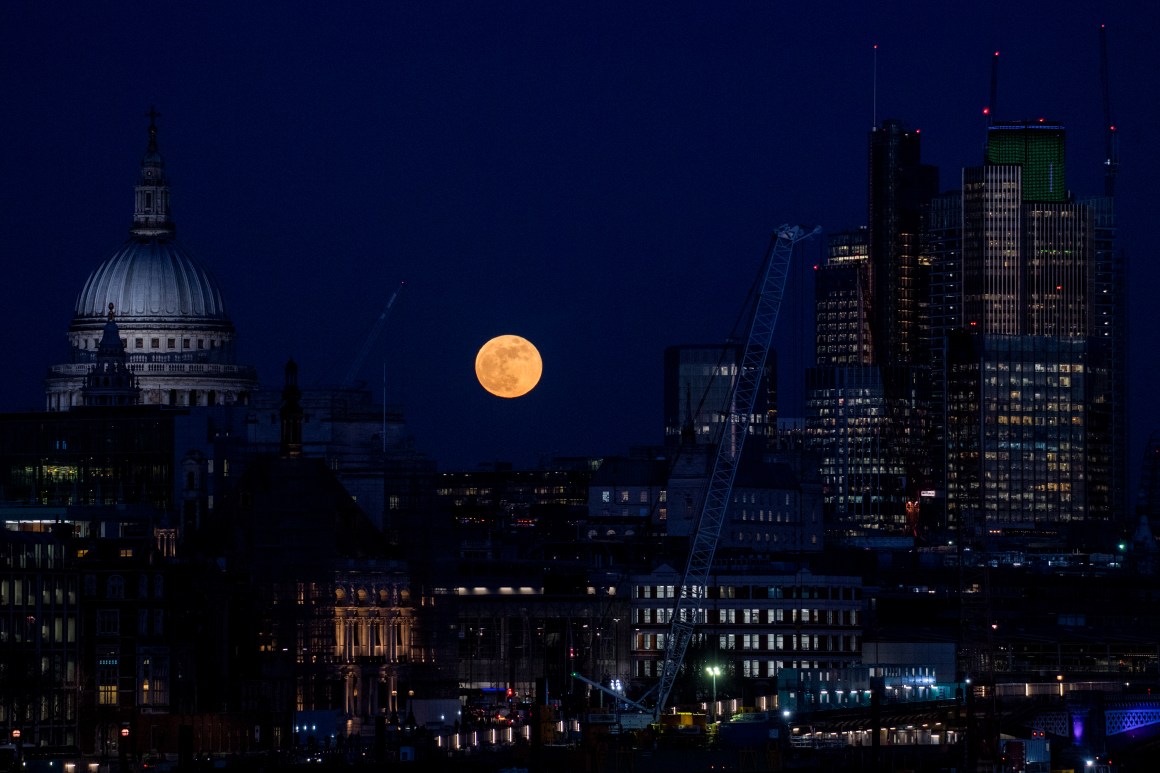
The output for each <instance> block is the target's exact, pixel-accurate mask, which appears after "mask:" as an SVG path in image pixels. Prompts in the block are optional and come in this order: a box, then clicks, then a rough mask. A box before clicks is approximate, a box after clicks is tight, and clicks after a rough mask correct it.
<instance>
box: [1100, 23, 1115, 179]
mask: <svg viewBox="0 0 1160 773" xmlns="http://www.w3.org/2000/svg"><path fill="white" fill-rule="evenodd" d="M1100 87H1101V88H1102V90H1103V93H1104V142H1105V150H1104V152H1105V153H1106V155H1107V159H1106V160H1105V161H1104V195H1105V196H1107V197H1109V198H1111V197H1113V196H1115V195H1116V173H1117V172H1119V171H1120V147H1119V146H1120V143H1119V137H1118V136H1117V135H1116V124H1115V123H1114V122H1113V121H1112V98H1111V94H1110V90H1109V88H1108V30H1107V27H1106V26H1105V25H1103V24H1101V25H1100Z"/></svg>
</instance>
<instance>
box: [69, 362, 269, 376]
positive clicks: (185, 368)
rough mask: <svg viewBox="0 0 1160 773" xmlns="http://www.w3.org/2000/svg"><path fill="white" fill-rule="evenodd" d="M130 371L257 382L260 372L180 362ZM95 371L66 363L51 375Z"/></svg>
mask: <svg viewBox="0 0 1160 773" xmlns="http://www.w3.org/2000/svg"><path fill="white" fill-rule="evenodd" d="M129 368H130V370H132V371H133V372H134V373H150V374H153V373H158V374H166V375H180V374H201V375H210V374H212V375H219V376H229V377H231V378H245V379H253V380H257V378H258V371H257V369H256V368H254V367H253V366H251V365H227V364H224V363H211V362H206V363H180V362H150V363H131V364H130V366H129ZM92 369H93V363H76V362H73V363H66V364H63V365H53V366H52V368H51V374H52V375H54V376H87V375H88V374H89V373H90V372H91V371H92Z"/></svg>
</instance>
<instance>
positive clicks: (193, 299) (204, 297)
mask: <svg viewBox="0 0 1160 773" xmlns="http://www.w3.org/2000/svg"><path fill="white" fill-rule="evenodd" d="M176 234H177V230H176V226H175V225H174V223H173V218H172V214H171V211H170V200H169V179H168V177H167V176H166V173H165V162H164V160H163V159H162V157H161V153H160V151H159V150H158V147H157V125H156V123H155V122H154V121H151V122H150V124H149V144H148V146H147V148H146V150H145V155H144V157H143V158H142V159H141V175H140V177H139V179H138V181H137V185H136V187H135V189H134V209H133V225H132V227H131V228H130V229H129V239H128V240H127V241H126V242H125V243H124V244H122V245H121V246H120V247H118V248H117V249H116V250H115V251H114V252H113V254H112V255H110V256H109V257H108V258H106V259H105V260H104V261H103V262H102V263H101V264H100V265H99V266H97V268H96V269H95V270H94V271H93V273H92V274H90V275H89V278H88V279H87V280H86V281H85V284H84V286H83V288H82V289H81V292H80V294H79V295H78V296H77V301H76V307H75V309H74V313H73V321H72V324H71V325H69V329H68V342H69V349H68V356H67V358H66V359H65V361H64V362H61V363H58V364H56V365H53V366H52V367H50V368H49V373H48V378H47V380H46V385H45V403H46V407H47V409H48V410H50V411H67V410H70V409H72V408H74V407H76V406H79V405H82V404H84V402H85V399H84V388H85V386H86V377H87V376H88V375H89V374H90V373H91V372H92V371H93V369H94V367H95V366H96V365H97V363H98V359H99V357H100V356H101V348H102V344H101V341H102V338H103V336H104V333H105V326H106V324H107V323H108V322H109V321H110V320H112V319H113V318H114V317H115V319H116V323H117V326H118V328H119V330H120V336H121V341H122V344H123V346H124V348H125V352H126V354H127V358H128V367H129V369H130V370H131V371H132V373H133V375H134V377H135V378H136V382H137V383H136V387H137V388H139V390H140V393H139V394H140V398H139V399H140V402H142V403H144V404H146V405H184V406H196V405H230V404H237V403H246V402H247V401H248V400H249V396H250V393H251V392H252V391H253V390H254V388H255V386H256V385H257V372H256V371H255V370H254V368H252V367H250V366H248V365H240V364H238V363H237V361H236V358H235V339H236V335H237V334H236V331H235V329H234V324H233V322H231V321H230V318H229V315H228V314H227V313H226V308H225V303H224V301H223V300H222V293H221V289H220V288H219V287H218V283H217V281H216V280H215V279H214V278H213V277H212V276H211V274H210V272H209V270H208V269H207V268H206V267H205V266H204V265H203V264H202V263H201V262H200V261H199V260H197V258H195V257H194V256H193V254H192V253H190V252H189V250H187V249H186V248H185V247H184V246H182V244H181V243H180V242H178V241H177V238H176ZM107 348H108V347H107V346H106V349H107Z"/></svg>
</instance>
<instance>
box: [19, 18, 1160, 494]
mask: <svg viewBox="0 0 1160 773" xmlns="http://www.w3.org/2000/svg"><path fill="white" fill-rule="evenodd" d="M1105 6H1108V7H1109V8H1108V9H1106V8H1105ZM1128 6H1131V8H1132V9H1133V10H1127V7H1128ZM1154 7H1155V6H1154V5H1153V4H1151V3H1145V2H1134V3H1127V2H1125V3H1119V4H1112V3H1097V2H1086V3H1080V2H1038V1H1036V2H1013V1H1012V0H1005V1H1004V2H971V3H952V2H923V3H880V2H877V3H876V2H863V3H853V2H849V3H822V2H819V3H800V4H792V5H790V4H786V3H778V2H772V1H771V2H745V3H740V2H736V3H734V2H698V3H688V2H663V3H662V2H649V3H631V4H630V3H623V2H617V3H602V2H582V3H581V2H574V3H558V2H543V0H538V1H537V2H479V1H476V2H455V3H450V2H447V3H441V2H406V3H403V2H369V1H368V2H359V3H353V2H337V3H306V2H265V3H245V2H227V3H214V2H197V3H192V2H189V3H182V2H163V3H159V2H148V3H138V2H121V1H119V2H110V3H88V2H71V3H56V2H35V1H34V0H16V1H15V2H7V3H3V4H2V5H0V98H2V99H3V102H4V105H3V113H2V114H3V116H4V117H3V122H2V124H0V125H2V127H3V130H2V131H3V135H2V136H3V142H2V143H0V196H2V197H3V198H2V200H0V250H2V257H3V266H4V269H5V272H4V279H3V281H2V282H0V303H2V304H3V308H4V310H5V316H6V317H7V320H8V330H9V332H8V334H7V335H6V336H5V344H4V347H5V351H4V353H3V357H4V360H5V363H4V367H3V378H2V379H0V410H23V409H26V408H34V409H39V408H41V407H42V405H43V396H42V395H43V375H44V372H45V369H46V368H47V367H48V365H49V364H50V363H52V362H57V361H63V359H64V356H65V331H66V330H67V328H68V325H69V322H70V320H71V317H72V313H73V304H74V303H75V300H76V297H77V294H78V293H79V292H80V290H81V287H82V286H83V284H84V281H85V278H86V277H87V276H88V274H89V273H90V272H91V271H92V270H93V269H94V268H96V267H97V265H98V264H99V263H100V262H101V261H102V260H103V259H104V258H105V257H107V256H108V255H109V254H110V253H111V252H112V250H113V249H114V248H115V247H116V246H117V245H119V244H120V243H121V242H122V241H123V240H124V239H125V238H126V237H127V235H128V226H129V223H130V221H131V216H132V188H133V185H134V182H135V180H136V176H137V172H138V169H139V162H140V159H141V156H142V154H143V152H144V150H145V146H146V142H147V132H146V128H147V125H148V120H147V119H146V118H145V117H144V114H145V112H146V111H147V110H148V109H149V107H150V105H156V107H157V110H158V111H159V112H160V113H161V118H160V119H159V120H158V126H159V142H160V147H161V151H162V153H163V155H164V157H165V160H166V163H167V170H168V173H169V179H170V183H171V186H172V202H173V205H172V207H173V213H174V219H175V221H176V223H177V229H178V238H179V239H180V240H181V241H182V242H183V243H184V244H185V245H186V246H187V247H189V248H190V249H191V250H192V251H193V252H194V254H195V255H197V256H198V257H199V258H200V260H201V261H202V262H203V263H204V264H205V265H206V266H207V267H208V268H209V269H210V270H211V272H212V273H213V274H214V275H215V276H216V277H217V279H218V281H219V283H220V284H221V287H222V291H223V293H224V296H225V301H226V305H227V308H228V310H229V312H230V315H231V317H232V318H233V321H234V323H235V324H236V326H237V329H238V332H239V342H240V343H239V351H240V357H239V359H240V360H241V361H243V362H249V363H253V364H255V365H257V367H258V369H259V373H260V375H261V378H262V380H263V382H264V383H265V384H267V385H278V384H280V382H281V374H282V371H281V368H282V364H283V363H284V362H285V360H286V359H287V358H288V357H291V356H293V357H294V358H295V359H296V360H297V361H298V363H299V365H300V373H301V376H300V378H301V381H302V383H303V384H305V385H312V384H323V383H328V382H329V383H334V382H337V381H339V380H341V379H342V377H343V376H344V375H345V374H346V372H347V370H348V368H349V367H350V364H351V362H352V361H353V360H354V357H355V353H356V352H357V351H358V349H359V347H360V345H361V343H362V341H363V339H364V338H365V336H366V334H367V331H368V330H369V329H370V327H371V326H372V324H373V323H374V321H375V319H376V318H377V317H378V316H379V314H380V312H381V311H382V309H383V306H384V305H385V303H386V301H387V299H388V297H389V296H390V294H391V293H392V292H393V291H394V289H395V288H396V287H397V286H398V284H399V283H400V282H401V281H405V282H406V288H405V290H403V292H402V293H401V295H400V297H399V299H398V301H397V303H396V304H395V306H394V308H393V310H392V311H391V314H390V317H389V319H388V321H387V324H386V327H385V329H384V332H383V335H382V337H381V338H380V339H379V341H378V343H377V345H376V346H375V348H374V349H373V350H372V352H371V355H370V356H369V357H368V358H367V364H366V367H365V368H364V369H363V371H362V378H363V379H364V380H366V381H367V382H368V383H369V384H370V385H371V386H372V387H373V388H374V389H376V390H378V389H380V383H381V375H382V371H383V363H384V362H385V363H386V370H387V374H388V376H387V382H388V393H389V397H388V400H389V401H390V402H392V403H396V402H397V403H400V404H401V405H402V406H403V407H404V410H405V412H406V417H407V421H408V424H409V426H410V427H411V430H412V432H413V434H414V435H415V438H416V442H417V444H418V447H419V448H420V449H422V450H424V451H426V452H428V453H430V454H431V455H432V456H434V457H435V458H436V459H437V460H438V461H439V464H440V467H441V468H442V469H455V468H461V467H471V466H473V465H475V464H476V463H477V462H483V461H490V460H501V459H502V460H510V461H513V462H515V463H516V464H518V465H526V464H534V463H536V462H537V461H539V460H540V459H542V458H545V457H547V456H549V455H555V454H559V455H587V454H591V455H601V454H610V453H621V452H624V451H626V450H627V449H628V448H629V447H630V446H632V445H639V444H649V443H659V442H660V441H661V437H662V414H661V381H662V367H661V363H662V353H663V350H664V348H665V347H666V346H669V345H672V344H680V343H711V342H715V341H720V340H722V339H724V338H725V337H727V336H728V335H730V334H731V333H732V332H734V323H735V321H736V319H737V317H738V314H739V311H740V309H741V306H742V304H743V303H744V301H745V298H746V294H747V292H748V289H749V287H750V285H751V284H752V282H753V280H754V277H755V275H756V273H757V271H758V269H759V268H760V265H761V261H762V258H763V256H764V252H765V249H766V247H767V244H768V241H769V237H770V233H771V231H772V230H773V229H774V228H775V227H777V226H778V225H780V224H782V223H787V222H790V223H802V224H810V225H812V224H820V225H822V226H823V228H825V229H827V230H829V231H834V230H840V229H846V228H852V227H857V226H859V225H862V224H864V223H865V220H866V186H867V183H866V154H867V151H866V144H867V133H868V131H869V129H870V128H871V126H872V124H873V121H874V119H875V116H876V117H877V119H878V120H879V121H881V120H883V119H887V118H898V119H901V120H903V121H905V122H906V123H907V124H908V125H909V126H910V127H911V128H917V129H921V131H922V137H923V155H924V158H925V160H926V161H928V162H929V163H933V164H936V165H938V166H939V167H940V171H941V181H942V187H943V188H945V189H949V188H957V187H958V180H959V175H960V171H961V169H962V167H964V166H972V165H977V164H979V163H980V162H981V158H982V146H983V141H984V127H985V119H984V117H983V116H982V113H981V111H982V108H983V107H984V105H986V103H987V101H988V91H989V86H990V64H991V55H992V52H993V51H995V50H999V51H1000V52H1001V56H1000V62H1001V64H1000V79H999V80H1000V82H999V93H998V100H997V103H998V104H997V110H996V116H997V118H999V119H1001V120H1015V119H1026V118H1038V117H1045V118H1047V119H1048V120H1055V121H1059V122H1061V123H1063V124H1064V125H1065V126H1067V128H1068V137H1069V140H1068V142H1069V146H1068V163H1069V169H1068V175H1069V186H1070V187H1071V188H1072V190H1073V191H1075V192H1076V194H1077V195H1080V196H1087V195H1097V194H1099V193H1100V192H1101V191H1102V162H1103V159H1104V154H1103V110H1102V103H1101V91H1100V80H1099V37H1098V28H1099V25H1100V24H1101V23H1106V24H1107V29H1108V40H1109V44H1110V64H1111V95H1112V108H1113V116H1114V118H1115V122H1116V124H1117V126H1118V127H1119V129H1120V137H1121V162H1122V166H1121V174H1120V177H1119V184H1118V191H1119V194H1120V196H1119V203H1120V210H1119V211H1120V223H1121V231H1120V233H1121V241H1120V244H1121V246H1122V247H1123V249H1125V250H1126V252H1127V254H1128V257H1129V260H1130V263H1131V269H1130V271H1131V285H1130V292H1131V304H1132V306H1131V312H1132V317H1131V319H1132V339H1131V345H1132V352H1133V363H1132V368H1133V370H1132V392H1131V398H1132V399H1131V403H1130V409H1129V410H1130V418H1131V421H1132V427H1133V431H1134V434H1133V438H1132V441H1133V443H1132V453H1131V458H1130V461H1131V464H1132V467H1133V472H1134V468H1135V467H1136V466H1137V464H1138V459H1139V455H1140V451H1141V448H1142V445H1143V442H1144V440H1145V439H1146V438H1147V436H1148V434H1149V433H1150V432H1151V431H1152V430H1153V429H1160V405H1158V403H1157V401H1156V400H1155V399H1154V398H1153V397H1152V395H1151V391H1152V389H1153V387H1152V385H1153V384H1155V383H1157V382H1158V381H1160V372H1158V371H1160V366H1158V365H1157V362H1156V357H1155V355H1154V354H1153V348H1152V338H1153V335H1154V333H1153V324H1152V316H1153V315H1152V310H1153V308H1154V307H1155V301H1154V299H1153V296H1154V294H1155V290H1154V288H1155V287H1156V286H1157V284H1158V281H1157V280H1158V279H1160V277H1158V276H1157V274H1158V269H1157V268H1156V267H1155V255H1154V254H1153V250H1152V249H1151V243H1152V242H1153V241H1154V238H1149V237H1148V236H1147V234H1148V232H1149V230H1150V229H1154V228H1155V221H1156V217H1157V211H1158V204H1160V200H1158V198H1157V194H1156V190H1157V187H1156V185H1155V181H1156V180H1157V179H1160V168H1158V167H1160V153H1157V151H1156V149H1155V146H1154V145H1152V146H1151V147H1150V146H1149V145H1150V144H1151V143H1152V141H1150V140H1149V139H1148V138H1149V137H1153V135H1155V132H1156V127H1157V125H1160V88H1158V83H1157V73H1158V72H1160V68H1157V67H1156V66H1155V50H1156V40H1155V33H1156V31H1157V29H1158V28H1160V15H1158V12H1157V11H1156V10H1153V9H1154ZM874 44H878V46H879V48H878V52H877V79H876V82H877V89H876V92H877V102H876V106H875V101H874V93H875V87H874V86H875V78H874V66H873V61H874V54H873V46H874ZM821 247H822V242H821V241H820V240H815V243H814V244H813V245H812V246H810V247H809V248H808V249H807V250H806V251H805V253H804V254H803V255H802V257H801V259H800V260H799V262H798V263H797V267H796V268H795V270H794V272H793V275H792V277H791V280H792V281H791V284H790V286H789V288H788V290H787V296H786V303H785V305H784V306H783V309H782V316H781V321H780V324H779V330H778V343H777V346H778V349H779V352H780V357H779V359H780V366H781V372H782V377H781V391H782V394H783V400H782V411H781V412H782V415H783V416H794V415H800V413H801V392H802V389H801V381H802V376H801V371H802V369H803V368H805V367H806V366H808V365H809V364H810V357H811V356H812V346H811V336H812V321H811V315H812V306H813V303H812V285H811V273H812V272H811V270H810V268H811V266H812V264H813V263H815V262H817V261H818V260H819V256H820V254H821ZM501 333H514V334H517V335H521V336H523V337H525V338H527V339H529V340H531V341H532V342H533V343H535V344H536V346H537V347H539V349H540V351H541V353H542V354H543V357H544V362H545V364H544V377H543V381H542V383H541V384H540V386H539V387H537V388H536V389H535V390H534V391H533V392H532V393H531V394H529V395H528V396H526V397H523V398H519V399H516V400H503V399H500V398H495V397H492V396H491V395H488V394H487V393H485V392H484V391H483V390H482V389H481V388H480V387H479V385H478V384H477V383H476V381H475V377H474V375H473V372H472V365H473V361H474V356H475V352H476V350H477V349H478V347H479V346H480V345H481V344H482V343H483V342H484V341H486V340H487V339H489V338H491V337H492V336H494V335H498V334H501ZM802 342H805V344H804V345H803V344H802Z"/></svg>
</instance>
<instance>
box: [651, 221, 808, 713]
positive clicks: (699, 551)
mask: <svg viewBox="0 0 1160 773" xmlns="http://www.w3.org/2000/svg"><path fill="white" fill-rule="evenodd" d="M820 231H821V228H815V229H814V230H812V231H810V232H808V233H807V232H805V231H804V230H802V228H800V227H799V226H791V225H783V226H781V227H780V228H778V229H777V231H776V232H775V234H774V238H773V240H772V243H771V245H770V248H769V253H768V257H767V259H766V265H765V274H764V278H763V279H762V283H761V292H760V294H759V295H758V296H757V305H756V308H755V309H754V313H753V319H752V320H751V322H750V327H749V336H748V339H747V341H746V344H745V352H744V354H743V355H742V359H741V367H740V369H739V371H738V373H737V377H736V380H735V381H734V383H733V390H732V396H731V399H730V401H729V413H728V416H727V419H726V424H725V426H724V427H723V428H722V433H721V440H720V441H719V442H718V444H717V454H716V458H715V460H714V462H713V472H712V474H711V475H710V477H709V481H708V484H707V487H706V491H705V497H704V500H703V502H702V505H701V515H700V518H699V519H698V520H697V525H696V527H695V529H694V533H693V537H692V540H691V545H690V550H689V559H688V563H687V564H686V566H685V574H684V576H683V577H682V579H681V586H680V588H679V590H678V591H677V593H676V594H675V596H676V602H675V604H674V605H673V610H672V618H671V619H670V621H669V634H668V637H667V638H666V640H665V657H664V661H663V663H662V667H661V674H660V683H659V684H658V691H657V700H656V708H655V716H656V717H657V718H658V719H659V717H660V715H661V714H662V713H663V712H664V709H665V704H666V703H667V702H668V699H669V694H670V693H671V692H672V689H673V683H674V682H675V681H676V678H677V673H678V671H680V668H681V663H682V662H683V661H684V659H685V652H686V650H687V649H688V647H689V642H690V641H691V640H692V638H693V629H694V628H695V627H696V625H697V623H698V622H700V621H699V620H698V617H699V616H700V615H701V614H702V613H703V609H704V604H703V603H702V602H703V601H704V599H705V594H706V588H707V585H708V581H709V572H710V570H711V569H712V566H713V555H714V554H715V553H716V551H717V542H718V539H719V538H720V536H721V525H722V523H723V521H724V520H725V511H726V509H727V508H728V506H729V498H730V496H731V493H732V490H733V480H734V478H736V476H737V465H738V463H739V462H740V460H741V451H742V449H743V447H744V444H745V437H746V435H747V434H748V432H749V423H750V420H751V417H752V415H753V409H754V406H755V404H756V400H757V392H758V389H759V388H760V384H761V377H762V374H763V373H764V372H765V361H766V358H767V356H768V354H769V347H770V345H771V343H772V340H773V330H774V327H775V326H776V325H777V315H778V311H780V309H781V299H782V296H783V294H784V292H785V282H786V277H787V275H788V273H789V262H790V257H791V255H792V254H793V248H794V245H796V244H797V243H798V242H799V241H802V240H803V239H807V238H810V237H812V236H814V235H815V234H817V233H819V232H820ZM727 433H729V434H731V435H732V436H734V437H736V438H737V442H730V441H729V440H728V439H727Z"/></svg>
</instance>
